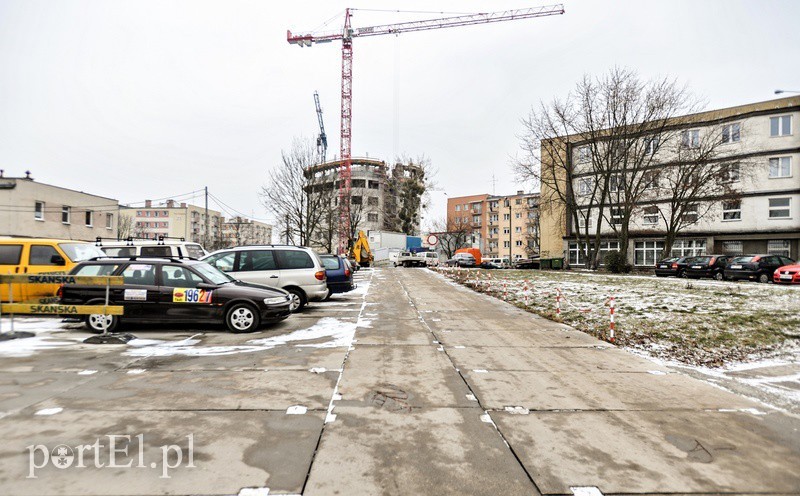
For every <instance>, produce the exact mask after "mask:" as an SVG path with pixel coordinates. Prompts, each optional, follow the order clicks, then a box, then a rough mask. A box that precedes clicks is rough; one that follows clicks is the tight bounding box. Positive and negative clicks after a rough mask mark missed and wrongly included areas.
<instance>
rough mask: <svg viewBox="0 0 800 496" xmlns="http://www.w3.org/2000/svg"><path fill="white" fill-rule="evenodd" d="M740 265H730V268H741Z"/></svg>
mask: <svg viewBox="0 0 800 496" xmlns="http://www.w3.org/2000/svg"><path fill="white" fill-rule="evenodd" d="M741 268H742V266H741V265H731V269H741Z"/></svg>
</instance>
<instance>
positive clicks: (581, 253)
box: [569, 241, 619, 265]
mask: <svg viewBox="0 0 800 496" xmlns="http://www.w3.org/2000/svg"><path fill="white" fill-rule="evenodd" d="M585 247H586V243H580V245H579V244H578V243H570V244H569V263H570V265H584V264H586V252H585ZM612 251H619V241H601V242H600V264H601V265H602V264H603V259H604V258H605V256H606V255H607V254H608V253H610V252H612Z"/></svg>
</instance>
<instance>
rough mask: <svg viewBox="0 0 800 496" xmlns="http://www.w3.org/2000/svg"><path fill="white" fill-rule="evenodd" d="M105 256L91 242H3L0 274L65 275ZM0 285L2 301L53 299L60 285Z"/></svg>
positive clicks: (31, 240)
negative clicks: (87, 262)
mask: <svg viewBox="0 0 800 496" xmlns="http://www.w3.org/2000/svg"><path fill="white" fill-rule="evenodd" d="M103 255H104V253H103V252H102V251H100V249H99V248H97V247H96V246H94V245H93V244H91V243H85V242H83V241H70V240H68V239H43V238H6V239H0V273H3V274H42V273H48V274H66V273H67V272H69V271H70V270H71V269H72V268H73V267H75V265H76V264H77V263H78V262H81V261H83V260H88V259H90V258H94V257H102V256H103ZM10 286H11V294H9V285H8V284H0V301H4V302H6V301H10V299H11V297H12V296H13V299H14V301H16V302H20V301H27V300H33V299H35V298H43V297H54V296H55V295H56V291H58V284H11V285H10Z"/></svg>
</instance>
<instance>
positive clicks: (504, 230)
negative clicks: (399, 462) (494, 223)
mask: <svg viewBox="0 0 800 496" xmlns="http://www.w3.org/2000/svg"><path fill="white" fill-rule="evenodd" d="M503 234H511V231H510V230H509V229H508V228H507V227H504V228H503Z"/></svg>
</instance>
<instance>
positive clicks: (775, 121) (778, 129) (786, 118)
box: [769, 115, 792, 136]
mask: <svg viewBox="0 0 800 496" xmlns="http://www.w3.org/2000/svg"><path fill="white" fill-rule="evenodd" d="M790 134H792V116H791V115H780V116H778V117H770V118H769V135H770V136H789V135H790Z"/></svg>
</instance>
